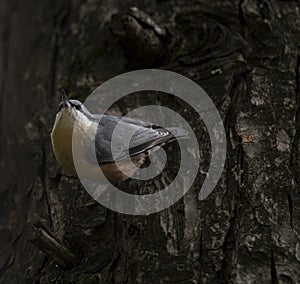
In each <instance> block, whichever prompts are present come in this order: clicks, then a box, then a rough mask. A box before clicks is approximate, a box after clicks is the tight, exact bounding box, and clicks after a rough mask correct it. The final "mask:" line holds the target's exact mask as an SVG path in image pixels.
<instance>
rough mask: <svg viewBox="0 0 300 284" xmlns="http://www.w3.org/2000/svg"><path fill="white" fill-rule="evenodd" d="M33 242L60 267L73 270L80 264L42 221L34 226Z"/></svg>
mask: <svg viewBox="0 0 300 284" xmlns="http://www.w3.org/2000/svg"><path fill="white" fill-rule="evenodd" d="M32 242H33V244H34V245H35V246H36V247H38V248H39V249H40V250H42V251H43V252H44V253H45V254H46V255H47V256H48V257H49V258H51V259H52V260H53V261H54V262H56V263H57V264H59V265H60V266H63V267H65V268H71V267H74V266H75V265H76V264H77V263H78V259H77V258H76V256H75V255H73V254H72V253H71V252H70V251H69V250H68V249H67V248H66V247H65V246H64V244H63V243H62V242H61V240H59V239H58V238H57V237H56V236H55V235H54V234H53V233H52V232H51V230H50V229H49V228H48V227H47V226H46V225H45V224H43V223H42V222H41V221H38V222H36V223H34V224H33V239H32Z"/></svg>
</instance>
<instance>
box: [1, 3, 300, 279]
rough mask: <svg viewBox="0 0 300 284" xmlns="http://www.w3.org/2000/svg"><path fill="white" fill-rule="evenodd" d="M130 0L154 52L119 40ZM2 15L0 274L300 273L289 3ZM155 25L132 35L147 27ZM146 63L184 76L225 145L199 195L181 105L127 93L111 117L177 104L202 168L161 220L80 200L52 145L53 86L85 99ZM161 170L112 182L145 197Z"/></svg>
mask: <svg viewBox="0 0 300 284" xmlns="http://www.w3.org/2000/svg"><path fill="white" fill-rule="evenodd" d="M132 6H137V7H138V8H139V9H140V10H142V11H144V12H145V13H147V14H149V15H150V16H151V17H152V19H153V20H154V21H155V22H156V24H157V25H159V26H160V27H163V28H165V29H166V30H168V32H167V35H166V36H165V38H164V39H161V38H156V39H155V40H156V43H157V44H156V46H155V48H154V49H153V48H151V47H149V46H147V43H144V42H139V38H142V39H143V40H147V36H146V37H136V35H137V34H138V33H136V34H135V33H134V32H133V34H132V30H127V32H128V33H127V35H126V36H125V37H124V29H123V27H122V25H121V24H120V16H121V15H122V14H124V13H126V12H127V11H128V8H129V7H132ZM0 23H1V24H0V90H1V91H0V117H1V120H0V133H1V134H0V157H1V164H0V180H1V189H0V198H1V207H0V236H1V237H0V238H1V250H0V282H1V283H105V284H106V283H143V284H144V283H178V284H179V283H185V284H186V283H300V238H299V236H300V222H299V221H300V185H299V183H300V179H299V175H300V170H299V166H300V132H299V126H300V120H299V119H300V118H299V111H298V110H299V106H300V85H299V84H300V75H299V74H300V73H299V72H300V4H299V2H298V1H279V0H277V1H275V0H216V1H208V0H198V1H197V0H184V1H181V0H180V1H168V0H151V1H150V0H145V1H137V0H132V1H124V0H94V1H90V0H60V1H58V0H55V1H53V0H51V1H50V0H43V1H33V0H29V1H18V0H2V1H0ZM151 28H153V27H151V26H147V27H145V26H144V27H143V26H142V28H141V30H139V33H143V32H145V33H146V34H147V33H148V35H149V33H152V34H151V35H152V36H154V37H159V35H157V34H155V33H154V34H153V31H151ZM147 29H148V30H149V31H147ZM120 34H123V36H120ZM151 35H150V36H149V38H151ZM126 38H127V44H126ZM128 38H130V40H131V42H130V43H129V42H128ZM135 41H136V44H134V42H135ZM126 46H127V48H126ZM128 46H130V48H129V49H128ZM134 48H137V50H134ZM126 49H127V50H126ZM132 50H133V51H134V52H132ZM155 59H157V60H155ZM149 67H151V68H161V69H166V70H171V71H175V72H178V73H180V74H183V75H185V76H187V77H189V78H191V79H193V80H194V81H195V82H197V83H198V84H200V85H201V86H202V87H203V88H204V89H205V90H206V91H207V93H208V94H209V95H210V97H211V98H212V100H213V101H214V103H215V104H216V106H217V107H218V110H219V111H220V113H221V116H222V118H223V121H224V124H225V128H226V133H227V141H228V153H227V161H226V166H225V169H224V172H223V175H222V177H221V179H220V181H219V183H218V186H217V187H216V188H215V190H214V192H213V193H212V194H211V195H210V196H209V197H208V198H207V199H205V200H203V201H199V200H198V198H197V197H198V194H199V191H200V189H201V185H202V182H203V177H204V174H203V173H204V172H205V169H206V168H207V167H208V165H209V160H210V154H209V149H210V147H209V139H208V137H207V131H206V129H205V127H204V126H203V123H202V122H199V121H200V120H199V118H198V117H197V116H195V114H194V113H193V111H192V110H190V109H189V108H188V107H187V109H188V111H187V112H184V110H183V108H184V107H183V106H182V104H181V102H179V101H178V100H176V99H174V98H172V96H169V95H166V94H165V95H163V94H160V95H156V96H155V98H154V99H153V97H151V96H147V95H145V96H136V97H130V96H129V97H128V98H126V99H125V100H123V101H122V102H119V103H118V104H116V106H115V107H114V112H117V113H120V114H122V113H126V112H127V111H129V110H130V109H132V108H135V107H136V106H139V105H146V104H149V103H155V102H157V103H159V104H161V105H165V106H168V107H172V108H173V109H175V110H177V111H178V112H183V115H184V116H185V117H186V119H187V120H188V121H189V122H190V123H191V125H192V126H193V128H194V129H195V133H196V134H197V137H198V139H199V142H200V145H201V149H200V151H201V158H202V160H201V161H202V164H203V165H202V167H203V171H201V172H199V176H198V178H197V180H196V181H195V183H194V185H193V187H192V188H191V189H190V190H189V192H188V193H187V194H186V195H185V196H184V197H183V198H182V199H181V200H180V201H179V202H177V203H176V204H175V205H173V206H172V207H170V208H169V209H166V210H164V211H162V212H159V213H157V214H152V215H150V216H129V215H122V214H118V213H115V212H112V211H110V210H107V209H106V208H104V207H102V206H101V205H91V206H84V204H85V203H86V202H88V201H89V199H90V197H89V195H88V193H87V192H86V191H85V190H84V189H83V188H82V187H81V185H80V183H79V182H78V180H77V179H75V178H71V177H67V176H66V175H64V174H61V171H60V168H59V166H58V164H57V162H56V161H55V158H54V155H53V153H52V149H51V144H50V136H49V133H50V131H51V127H52V125H53V122H54V117H55V110H56V107H57V104H58V102H59V97H58V96H57V89H59V88H62V87H63V88H65V89H66V90H67V91H68V93H69V94H70V96H71V97H73V98H79V99H83V98H85V97H86V96H87V95H88V94H89V93H90V92H91V91H92V90H93V89H94V88H95V87H96V86H98V85H99V84H101V83H102V82H104V81H106V80H107V79H109V78H112V77H114V76H116V75H118V74H121V73H123V72H126V71H130V70H133V69H137V68H149ZM169 154H170V157H171V158H172V157H173V159H176V157H177V156H176V146H174V147H173V149H171V150H170V153H169ZM168 168H169V172H170V175H172V174H174V173H172V171H173V170H172V166H170V165H169V166H168ZM159 179H162V176H160V177H159ZM159 179H158V182H152V183H151V182H142V181H134V180H130V181H127V182H125V183H124V185H122V186H124V188H130V190H131V191H132V192H147V191H148V192H149V191H150V192H151V191H154V190H157V189H158V188H159V182H160V180H159ZM91 228H92V229H91ZM91 230H92V231H93V232H94V235H93V236H88V235H87V234H86V232H87V231H91ZM95 234H96V235H95Z"/></svg>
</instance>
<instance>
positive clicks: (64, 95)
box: [61, 90, 71, 108]
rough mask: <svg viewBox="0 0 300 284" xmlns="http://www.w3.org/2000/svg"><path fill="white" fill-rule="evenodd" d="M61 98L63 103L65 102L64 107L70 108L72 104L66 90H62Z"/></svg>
mask: <svg viewBox="0 0 300 284" xmlns="http://www.w3.org/2000/svg"><path fill="white" fill-rule="evenodd" d="M61 100H62V103H63V106H64V107H68V108H69V107H70V106H71V104H70V102H69V99H68V97H67V94H66V92H65V90H62V92H61Z"/></svg>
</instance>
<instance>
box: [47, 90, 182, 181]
mask: <svg viewBox="0 0 300 284" xmlns="http://www.w3.org/2000/svg"><path fill="white" fill-rule="evenodd" d="M99 118H101V120H100V121H99ZM75 124H76V127H75ZM117 125H118V128H119V127H121V129H122V130H124V132H123V131H121V132H122V133H126V132H131V133H134V135H133V136H132V137H131V140H130V144H129V149H128V148H127V149H125V148H124V149H122V147H121V149H120V150H121V153H122V152H124V153H128V150H129V156H128V155H127V156H126V157H127V158H126V157H125V155H124V156H123V157H125V158H124V159H121V160H120V161H118V166H117V165H116V163H115V160H114V157H113V153H112V150H111V143H112V137H114V139H115V137H116V139H119V140H120V141H116V142H120V143H119V144H120V145H122V139H123V137H122V133H120V134H119V135H117V136H113V132H114V130H115V127H116V126H117ZM73 131H77V132H76V135H77V136H78V137H79V138H80V140H81V141H83V142H81V143H80V145H79V146H78V147H76V151H75V153H76V157H79V158H77V160H78V159H79V161H80V168H81V169H82V171H81V176H82V175H83V176H84V178H87V179H95V177H96V179H98V180H99V179H100V180H101V175H103V174H104V175H105V177H106V178H107V179H108V180H109V181H110V182H111V183H112V184H116V183H118V182H120V181H123V180H125V179H127V178H129V177H131V176H133V174H134V173H135V172H136V171H137V170H138V168H139V167H141V166H142V165H143V163H144V161H145V158H146V157H147V156H149V155H150V154H151V153H153V152H154V151H155V150H157V149H158V148H159V147H161V146H163V145H165V144H166V143H169V142H172V141H174V140H176V139H177V138H187V137H188V133H187V131H186V130H184V129H182V128H169V130H168V129H165V128H162V127H158V126H155V127H153V126H149V125H147V124H146V123H144V122H142V121H140V120H136V119H132V118H127V117H118V116H113V115H95V114H91V113H90V112H89V111H88V110H87V108H86V107H85V106H84V105H83V104H82V103H81V102H80V101H78V100H69V99H68V98H67V96H66V94H65V93H63V95H62V102H61V103H60V104H59V106H58V112H57V115H56V119H55V123H54V126H53V129H52V132H51V141H52V147H53V151H54V154H55V157H56V159H57V161H58V163H59V164H60V166H61V167H62V168H63V169H64V170H65V171H66V172H67V173H69V174H71V175H72V176H75V177H77V172H76V169H75V165H74V159H73V153H74V149H72V147H74V143H72V139H73ZM94 134H96V135H95V138H94V140H93V139H92V137H91V135H94ZM175 136H176V138H175ZM85 141H86V143H87V144H88V142H89V141H95V146H94V148H95V152H96V157H97V161H98V163H95V161H93V159H91V156H90V153H89V152H88V149H87V148H89V147H85V145H84V144H85ZM121 156H122V155H121ZM76 165H77V163H76ZM99 167H100V168H101V170H102V171H100V170H99ZM124 170H125V172H126V174H124V173H123V171H124Z"/></svg>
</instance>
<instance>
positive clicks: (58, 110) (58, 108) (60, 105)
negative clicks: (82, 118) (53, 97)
mask: <svg viewBox="0 0 300 284" xmlns="http://www.w3.org/2000/svg"><path fill="white" fill-rule="evenodd" d="M62 106H63V105H62V103H60V104H59V105H58V107H57V110H56V112H60V111H61V109H62Z"/></svg>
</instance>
